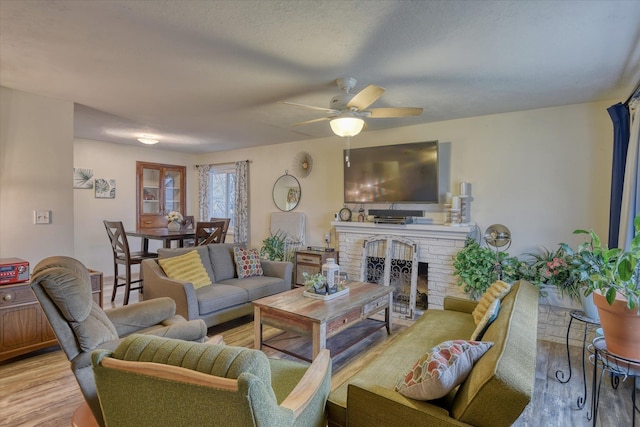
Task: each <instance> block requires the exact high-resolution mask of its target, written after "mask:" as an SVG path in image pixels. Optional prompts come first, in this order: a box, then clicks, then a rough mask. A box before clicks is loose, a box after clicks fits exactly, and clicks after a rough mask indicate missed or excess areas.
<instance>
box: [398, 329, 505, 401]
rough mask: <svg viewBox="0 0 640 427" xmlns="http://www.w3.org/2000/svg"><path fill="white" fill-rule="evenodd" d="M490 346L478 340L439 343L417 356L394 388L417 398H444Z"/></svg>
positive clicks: (407, 395) (463, 378) (462, 379)
mask: <svg viewBox="0 0 640 427" xmlns="http://www.w3.org/2000/svg"><path fill="white" fill-rule="evenodd" d="M491 346H493V343H491V342H480V341H465V340H451V341H445V342H442V343H440V344H438V345H437V346H435V347H434V348H432V349H431V350H429V351H428V352H427V353H426V354H425V355H423V356H422V357H420V358H419V359H418V361H417V362H416V363H415V364H414V365H413V368H411V369H410V370H409V372H407V373H406V374H405V375H404V376H403V377H402V378H401V379H400V381H398V383H397V385H396V388H395V390H396V391H398V392H400V394H402V395H403V396H406V397H410V398H412V399H417V400H433V399H439V398H441V397H444V396H446V395H447V394H448V393H449V392H450V391H451V390H453V389H454V388H455V387H456V386H457V385H459V384H461V383H462V382H463V381H464V380H465V379H466V378H467V376H468V375H469V372H471V368H472V367H473V364H474V363H475V362H476V360H478V359H479V358H480V357H482V355H483V354H484V353H486V351H487V350H489V349H490V348H491Z"/></svg>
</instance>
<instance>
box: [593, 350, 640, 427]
mask: <svg viewBox="0 0 640 427" xmlns="http://www.w3.org/2000/svg"><path fill="white" fill-rule="evenodd" d="M589 352H590V353H592V355H591V356H590V357H589V358H590V360H591V362H592V363H593V384H592V390H591V414H587V419H589V420H591V421H592V422H593V427H595V426H596V420H597V419H598V404H599V400H600V387H601V386H602V377H603V376H604V373H605V372H609V373H610V374H611V384H612V386H613V387H614V388H617V387H618V384H619V381H620V377H622V378H623V379H624V380H626V379H627V378H629V377H630V378H632V379H633V388H632V389H631V412H632V414H631V426H632V427H635V425H636V412H640V408H638V403H637V396H636V395H637V394H638V392H637V389H638V378H639V377H640V362H639V361H637V360H631V359H627V358H624V357H622V356H618V355H617V354H614V353H610V352H609V351H608V350H607V344H606V342H605V340H604V337H597V338H595V339H594V340H593V343H592V344H590V345H589ZM598 366H600V368H601V371H600V376H599V377H600V380H599V382H598ZM614 378H615V381H614Z"/></svg>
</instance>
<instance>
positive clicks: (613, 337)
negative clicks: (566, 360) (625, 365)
mask: <svg viewBox="0 0 640 427" xmlns="http://www.w3.org/2000/svg"><path fill="white" fill-rule="evenodd" d="M593 302H594V303H595V305H596V306H597V307H598V313H599V314H600V324H601V325H602V330H603V333H604V339H605V342H606V343H607V350H608V351H609V352H611V353H614V354H616V355H618V356H622V357H624V358H626V359H633V360H640V315H639V314H638V310H637V308H635V309H630V308H628V307H627V300H626V298H624V296H622V295H621V294H619V293H618V295H616V299H615V301H614V302H613V304H609V303H608V302H607V299H606V298H605V297H604V296H603V295H602V294H601V293H600V292H599V291H595V292H593Z"/></svg>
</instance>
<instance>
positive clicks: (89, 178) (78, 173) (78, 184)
mask: <svg viewBox="0 0 640 427" xmlns="http://www.w3.org/2000/svg"><path fill="white" fill-rule="evenodd" d="M73 188H81V189H85V190H91V189H92V188H93V169H84V168H73Z"/></svg>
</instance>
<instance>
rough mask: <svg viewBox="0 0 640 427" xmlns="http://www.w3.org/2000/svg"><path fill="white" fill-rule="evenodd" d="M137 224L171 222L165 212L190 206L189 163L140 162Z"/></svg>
mask: <svg viewBox="0 0 640 427" xmlns="http://www.w3.org/2000/svg"><path fill="white" fill-rule="evenodd" d="M136 179H137V185H136V189H137V190H136V196H137V215H136V217H137V220H136V227H137V228H138V229H141V228H159V227H166V226H167V219H166V218H165V215H166V214H168V213H169V212H170V211H178V212H180V213H182V214H183V215H184V213H185V212H184V209H185V206H186V167H185V166H176V165H167V164H160V163H146V162H136Z"/></svg>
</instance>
